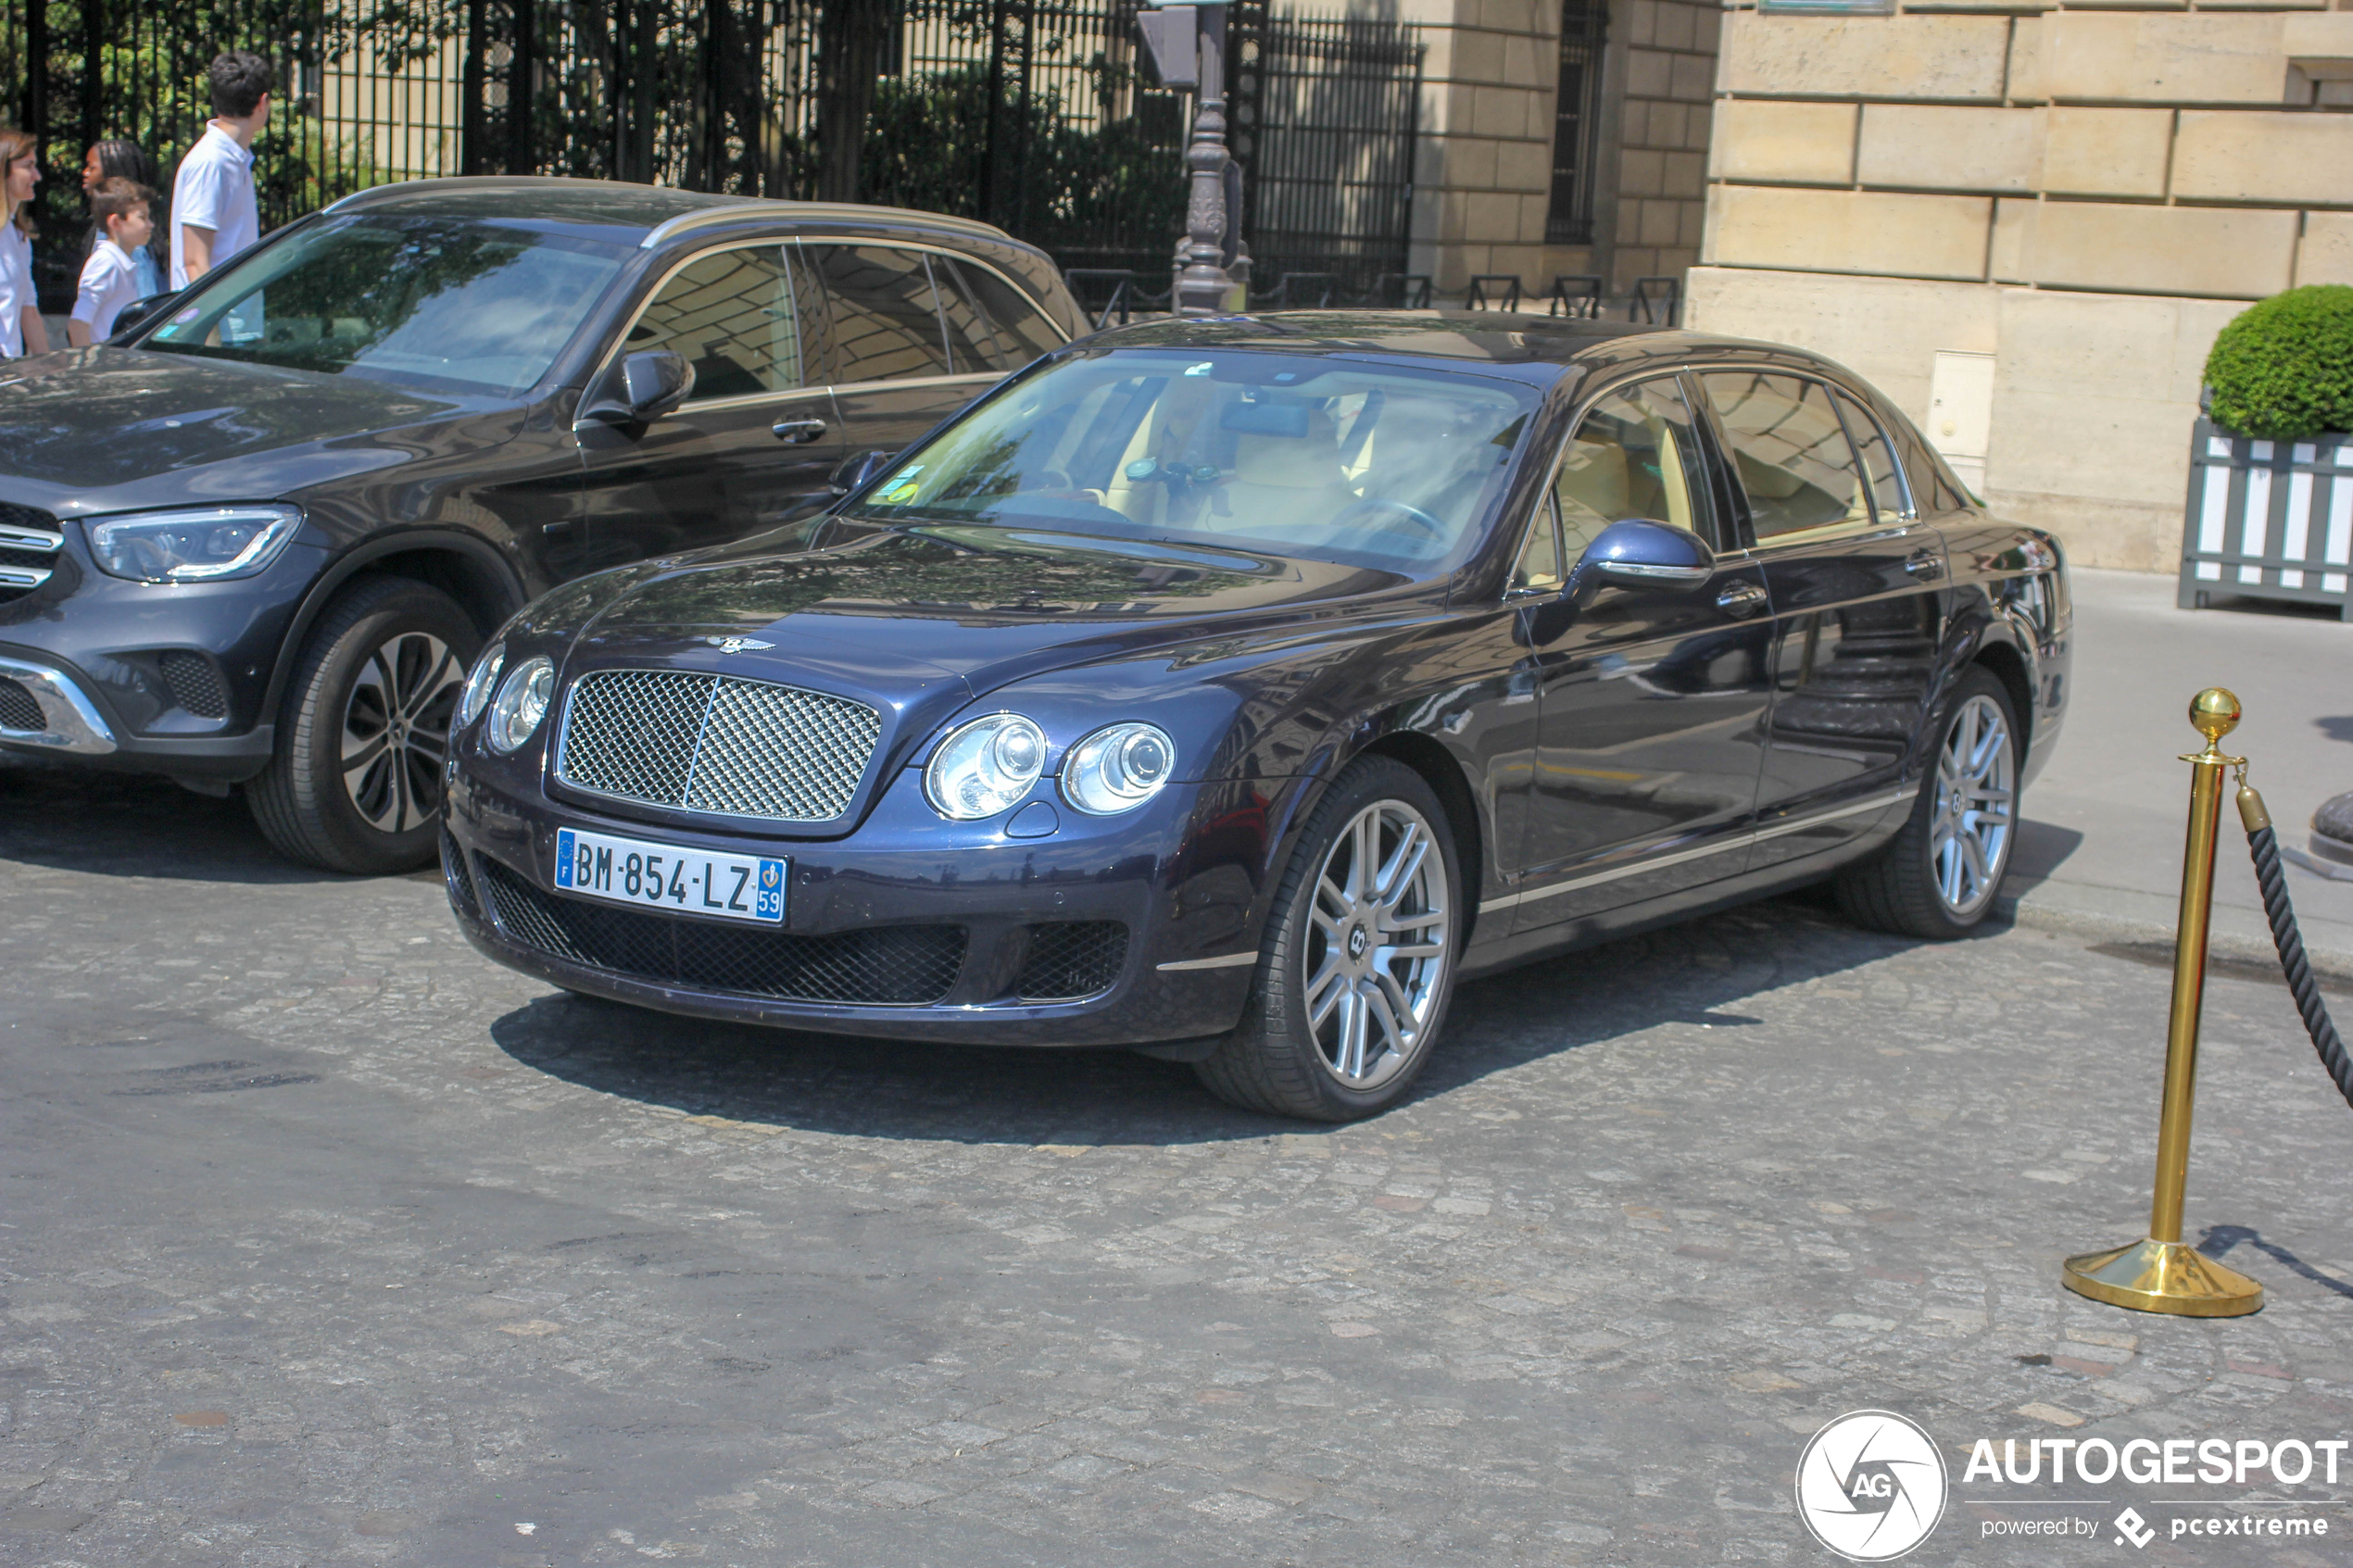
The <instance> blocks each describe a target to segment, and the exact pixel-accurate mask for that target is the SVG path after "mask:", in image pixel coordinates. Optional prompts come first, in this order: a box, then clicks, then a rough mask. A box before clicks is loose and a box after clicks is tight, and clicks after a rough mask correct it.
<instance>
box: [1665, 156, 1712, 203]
mask: <svg viewBox="0 0 2353 1568" xmlns="http://www.w3.org/2000/svg"><path fill="white" fill-rule="evenodd" d="M1665 156H1666V158H1667V177H1666V180H1665V182H1664V183H1663V188H1664V189H1665V191H1666V192H1667V194H1668V195H1670V196H1680V197H1681V198H1682V199H1683V200H1685V201H1697V200H1699V198H1700V197H1701V196H1703V195H1705V194H1706V193H1707V159H1706V158H1705V157H1703V156H1702V155H1701V154H1698V153H1668V154H1667V155H1665Z"/></svg>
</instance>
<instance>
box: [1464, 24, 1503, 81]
mask: <svg viewBox="0 0 2353 1568" xmlns="http://www.w3.org/2000/svg"><path fill="white" fill-rule="evenodd" d="M1515 42H1516V40H1513V39H1507V38H1505V37H1504V35H1503V34H1502V33H1500V32H1471V31H1464V30H1461V29H1456V30H1454V68H1453V70H1452V71H1450V72H1449V73H1448V74H1449V75H1451V76H1453V79H1454V80H1455V81H1457V82H1502V81H1503V80H1504V48H1505V46H1506V45H1507V44H1512V43H1515Z"/></svg>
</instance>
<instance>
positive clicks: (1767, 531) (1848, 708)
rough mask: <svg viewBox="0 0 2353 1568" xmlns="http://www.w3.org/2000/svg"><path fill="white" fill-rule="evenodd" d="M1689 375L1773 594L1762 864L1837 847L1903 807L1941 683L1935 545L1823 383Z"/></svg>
mask: <svg viewBox="0 0 2353 1568" xmlns="http://www.w3.org/2000/svg"><path fill="white" fill-rule="evenodd" d="M1697 379H1698V381H1699V383H1700V385H1701V386H1702V388H1703V389H1704V391H1705V401H1706V403H1707V405H1708V407H1709V408H1710V409H1711V411H1712V412H1713V414H1714V416H1715V418H1716V420H1717V421H1718V430H1719V431H1720V439H1721V441H1722V443H1723V445H1724V446H1725V448H1726V449H1727V450H1728V451H1729V452H1730V454H1731V461H1732V466H1733V469H1734V470H1735V472H1736V473H1737V475H1738V477H1739V480H1740V493H1741V498H1742V500H1743V505H1744V507H1745V510H1746V514H1747V515H1746V518H1745V520H1744V521H1745V525H1746V528H1747V532H1748V536H1749V538H1750V539H1751V540H1753V541H1754V546H1755V554H1754V558H1755V561H1756V563H1757V565H1758V566H1759V567H1760V568H1761V569H1762V570H1763V571H1764V573H1765V583H1766V587H1767V590H1768V593H1769V594H1770V595H1771V597H1772V603H1773V611H1774V621H1773V654H1772V663H1773V689H1774V690H1773V711H1772V720H1771V724H1770V740H1769V742H1768V746H1767V748H1766V759H1765V771H1764V775H1763V780H1762V782H1761V784H1759V786H1758V791H1757V814H1758V823H1757V832H1758V834H1759V837H1758V843H1757V847H1756V851H1755V859H1753V860H1752V862H1751V864H1752V866H1753V867H1756V868H1761V867H1766V866H1771V865H1775V864H1780V863H1783V862H1789V861H1795V860H1801V859H1806V858H1807V857H1809V856H1814V855H1819V854H1825V853H1829V852H1831V851H1836V850H1839V849H1842V848H1843V847H1847V846H1848V845H1850V844H1852V843H1853V842H1854V841H1855V840H1856V838H1857V837H1859V836H1861V835H1863V834H1868V833H1869V832H1870V831H1871V830H1872V829H1873V828H1875V827H1877V826H1879V825H1880V824H1881V822H1884V821H1885V820H1886V818H1887V816H1888V815H1889V814H1890V813H1891V812H1892V811H1894V810H1896V809H1900V807H1901V805H1902V803H1903V799H1904V798H1906V797H1905V792H1904V790H1903V788H1902V785H1903V780H1902V772H1903V767H1904V761H1905V758H1906V755H1907V753H1908V750H1909V748H1910V746H1911V745H1912V742H1913V740H1914V737H1915V736H1917V735H1918V734H1919V731H1920V728H1921V726H1922V723H1923V722H1924V721H1925V719H1926V716H1927V707H1928V703H1929V700H1930V697H1931V692H1932V688H1933V684H1934V681H1935V675H1936V669H1937V655H1938V645H1939V642H1940V640H1941V632H1942V628H1943V625H1944V603H1943V597H1944V590H1943V584H1944V581H1945V570H1946V569H1945V558H1944V540H1943V538H1942V537H1941V535H1940V534H1939V533H1937V531H1936V530H1935V529H1934V528H1933V527H1931V526H1929V525H1928V524H1925V523H1923V522H1922V521H1919V515H1918V513H1917V512H1916V510H1915V509H1914V508H1913V506H1912V503H1911V499H1910V496H1909V495H1908V493H1907V491H1906V488H1905V483H1904V479H1903V475H1902V472H1901V470H1899V469H1898V467H1897V465H1896V462H1895V459H1894V455H1893V449H1892V447H1891V446H1890V445H1889V443H1888V439H1887V435H1886V433H1885V432H1884V431H1882V430H1881V428H1880V425H1879V421H1878V420H1876V419H1874V418H1873V417H1872V416H1871V414H1870V413H1869V411H1868V410H1866V409H1865V408H1864V407H1863V405H1862V404H1861V403H1860V402H1859V401H1858V400H1857V399H1856V398H1855V397H1853V396H1851V395H1848V394H1847V393H1846V392H1845V391H1844V390H1843V389H1842V388H1840V387H1838V386H1836V385H1835V384H1834V383H1831V382H1830V381H1829V380H1828V379H1827V378H1822V379H1817V378H1813V377H1808V376H1804V375H1799V374H1796V373H1793V372H1788V371H1782V370H1706V371H1704V372H1703V373H1702V374H1700V375H1699V376H1698V378H1697Z"/></svg>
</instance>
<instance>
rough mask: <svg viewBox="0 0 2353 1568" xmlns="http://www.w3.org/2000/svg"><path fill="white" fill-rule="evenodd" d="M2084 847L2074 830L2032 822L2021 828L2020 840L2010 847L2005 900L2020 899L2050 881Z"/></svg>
mask: <svg viewBox="0 0 2353 1568" xmlns="http://www.w3.org/2000/svg"><path fill="white" fill-rule="evenodd" d="M2082 846H2083V835H2082V834H2080V833H2078V832H2076V831H2075V830H2074V829H2073V828H2063V827H2059V826H2057V825H2056V824H2054V823H2051V822H2035V821H2033V820H2032V819H2031V818H2029V819H2027V820H2026V821H2023V822H2020V823H2019V824H2018V840H2017V842H2016V843H2014V844H2012V845H2011V846H2010V869H2009V871H2008V872H2007V873H2006V874H2005V875H2004V876H2003V878H2002V897H2005V898H2017V897H2023V896H2024V895H2026V894H2028V893H2032V891H2034V889H2035V888H2037V887H2040V886H2041V885H2042V884H2044V883H2045V882H2046V881H2048V880H2049V879H2050V875H2051V873H2052V872H2056V871H2057V870H2058V869H2059V867H2060V866H2061V865H2063V864H2065V863H2066V860H2067V858H2068V857H2069V856H2070V855H2072V854H2074V853H2075V851H2076V850H2078V849H2080V848H2082Z"/></svg>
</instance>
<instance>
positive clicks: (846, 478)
mask: <svg viewBox="0 0 2353 1568" xmlns="http://www.w3.org/2000/svg"><path fill="white" fill-rule="evenodd" d="M896 456H897V454H896V453H892V452H861V453H859V454H858V455H857V456H856V457H853V458H843V459H842V460H841V461H840V463H838V464H837V465H836V466H835V469H834V478H833V489H834V494H835V495H849V493H850V492H852V491H855V490H863V489H864V488H865V487H866V486H867V485H868V484H870V483H874V478H875V475H876V474H878V473H880V472H882V470H885V469H887V468H888V467H889V466H890V460H891V458H894V457H896Z"/></svg>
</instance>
